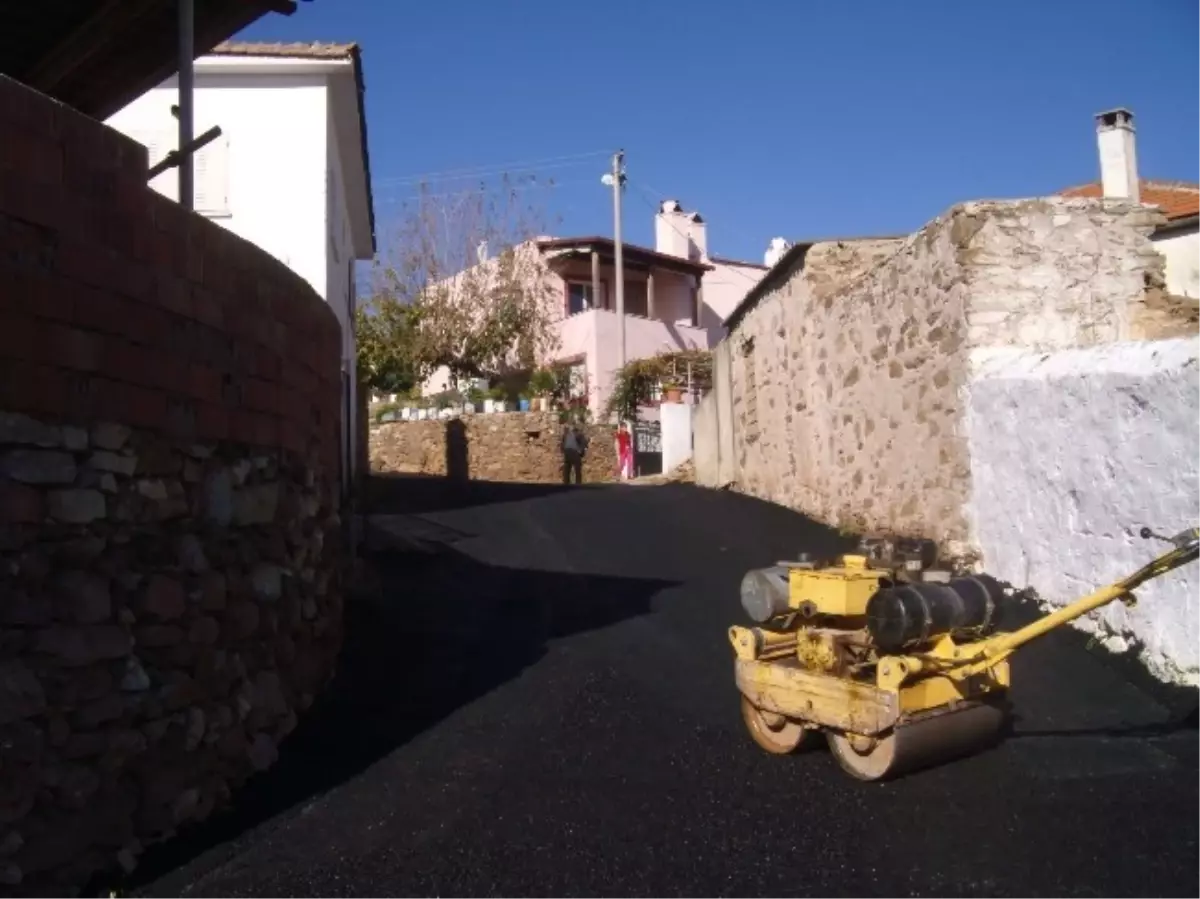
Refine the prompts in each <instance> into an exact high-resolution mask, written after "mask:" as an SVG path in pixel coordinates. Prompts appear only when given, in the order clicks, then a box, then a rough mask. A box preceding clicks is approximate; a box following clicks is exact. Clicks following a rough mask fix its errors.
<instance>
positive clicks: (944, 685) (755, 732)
mask: <svg viewBox="0 0 1200 899" xmlns="http://www.w3.org/2000/svg"><path fill="white" fill-rule="evenodd" d="M1141 536H1142V537H1143V538H1145V539H1150V538H1155V539H1159V540H1164V541H1166V542H1168V543H1170V544H1171V548H1170V549H1169V550H1166V551H1165V552H1163V553H1162V554H1161V555H1159V556H1158V557H1157V558H1155V559H1154V560H1153V561H1151V562H1150V563H1149V564H1147V565H1146V566H1144V567H1143V568H1141V569H1139V570H1138V571H1136V572H1134V573H1133V574H1131V575H1129V576H1128V577H1126V578H1124V579H1123V580H1120V581H1117V582H1116V583H1113V584H1110V585H1109V586H1107V587H1103V588H1101V589H1099V590H1097V591H1096V592H1094V593H1092V594H1090V595H1089V596H1085V597H1083V598H1082V599H1078V600H1076V601H1075V602H1073V603H1071V604H1070V605H1067V606H1064V607H1063V608H1061V609H1058V610H1057V611H1055V612H1053V613H1051V614H1048V615H1045V616H1043V617H1041V618H1038V619H1036V620H1034V621H1033V622H1032V623H1030V624H1028V625H1026V626H1025V627H1022V628H1019V629H1017V630H1014V631H1011V632H1007V633H1006V632H1001V631H1000V630H999V629H998V627H997V619H998V612H1000V611H1001V610H1002V609H1003V607H1004V604H1005V603H1006V601H1011V599H1010V598H1011V597H1012V596H1013V595H1014V594H1015V593H1016V591H1015V590H1014V589H1013V588H1012V587H1011V586H1010V585H1007V584H1004V583H1001V582H1000V581H998V580H996V579H994V578H992V577H989V576H988V575H985V574H970V573H969V572H964V571H961V570H956V569H955V566H953V565H949V566H940V567H939V565H938V559H937V555H938V551H937V547H936V546H935V545H934V544H933V543H932V542H930V541H924V540H897V539H888V538H880V539H869V540H863V541H860V544H859V546H858V548H857V550H856V551H855V552H853V553H848V554H844V555H841V556H838V557H836V558H834V559H832V560H828V561H827V560H821V559H812V558H807V557H805V556H801V557H800V558H799V559H797V560H796V561H791V562H779V563H777V564H776V565H774V566H772V567H769V568H759V569H754V570H752V571H749V572H747V574H746V575H745V577H744V578H743V579H742V584H741V600H742V607H743V609H744V610H745V612H746V614H747V615H748V616H749V617H750V619H751V621H753V622H754V624H755V626H753V627H740V626H735V627H731V628H730V629H729V639H730V642H731V643H732V644H733V650H734V655H735V657H736V660H735V663H734V664H735V671H736V678H737V687H738V691H739V692H740V694H741V703H742V717H743V720H744V721H745V724H746V727H747V729H748V730H749V732H750V736H751V737H752V738H753V739H754V742H755V743H757V744H758V745H759V746H760V747H762V748H763V749H765V750H766V751H767V752H771V753H775V754H779V755H782V754H787V753H791V752H795V751H797V750H799V749H800V748H802V747H804V746H807V745H809V744H811V743H812V742H813V741H814V740H816V739H818V738H819V735H820V734H821V733H824V734H825V736H826V739H827V740H828V743H829V746H830V749H831V750H832V752H833V754H834V756H835V757H836V759H837V760H838V762H839V764H840V765H841V766H842V768H843V769H844V770H845V771H846V772H848V773H849V774H850V775H852V776H853V777H856V778H858V779H859V780H866V781H877V780H886V779H889V778H893V777H896V776H898V775H901V774H905V773H909V772H912V771H915V770H917V769H920V768H926V767H929V766H931V765H934V764H938V763H940V762H945V761H949V760H950V759H953V758H956V757H962V756H964V755H967V754H970V753H972V752H976V751H979V750H980V749H982V748H984V747H986V746H989V745H992V744H994V743H995V742H997V741H998V740H999V739H1000V737H1001V733H1002V730H1003V728H1004V725H1005V723H1006V721H1007V719H1008V715H1009V712H1010V706H1009V702H1008V687H1009V664H1008V659H1009V656H1011V655H1012V654H1013V652H1014V651H1016V650H1017V649H1018V648H1019V647H1021V646H1023V645H1024V644H1026V643H1028V642H1029V641H1031V640H1034V639H1036V638H1037V637H1040V636H1042V635H1043V634H1046V633H1048V632H1049V631H1051V630H1053V629H1054V628H1056V627H1059V626H1061V625H1063V624H1066V623H1067V622H1069V621H1072V620H1074V619H1076V618H1079V617H1081V616H1083V615H1086V614H1088V613H1089V612H1091V611H1093V610H1095V609H1098V608H1100V607H1102V606H1105V605H1107V604H1108V603H1110V602H1114V601H1117V600H1120V601H1122V602H1124V603H1126V604H1127V605H1133V604H1134V602H1135V598H1134V595H1133V590H1134V589H1135V588H1136V587H1138V586H1139V585H1141V584H1144V583H1146V582H1147V581H1150V580H1153V579H1154V578H1157V577H1160V576H1161V575H1164V574H1166V573H1167V572H1169V571H1172V570H1174V569H1176V568H1179V567H1180V566H1182V565H1185V564H1187V563H1188V562H1191V561H1193V560H1194V559H1196V557H1197V554H1198V551H1200V529H1198V528H1189V529H1188V530H1185V531H1182V532H1181V533H1179V534H1177V535H1175V536H1174V537H1161V536H1159V535H1157V534H1155V533H1153V532H1152V531H1151V530H1149V529H1148V528H1143V529H1142V531H1141Z"/></svg>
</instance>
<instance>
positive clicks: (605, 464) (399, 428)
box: [370, 412, 617, 484]
mask: <svg viewBox="0 0 1200 899" xmlns="http://www.w3.org/2000/svg"><path fill="white" fill-rule="evenodd" d="M585 431H586V433H587V435H588V439H589V443H588V452H587V456H586V457H585V459H584V463H583V480H584V482H585V483H594V482H599V481H611V480H614V479H615V478H616V470H617V454H616V448H615V446H614V445H613V429H612V428H611V427H608V426H606V425H589V426H587V427H586V428H585ZM561 433H562V425H561V424H560V423H559V420H558V413H556V412H496V413H490V414H485V415H464V416H462V417H461V418H452V419H444V420H425V421H397V422H391V423H388V424H382V425H377V426H375V427H373V428H372V429H371V438H370V443H371V471H372V472H376V473H401V474H427V475H449V476H451V477H454V478H462V479H468V478H469V479H471V480H477V481H515V482H526V483H547V484H549V483H561V481H562V452H561V451H560V450H559V438H560V435H561ZM448 446H449V450H448V448H447V447H448Z"/></svg>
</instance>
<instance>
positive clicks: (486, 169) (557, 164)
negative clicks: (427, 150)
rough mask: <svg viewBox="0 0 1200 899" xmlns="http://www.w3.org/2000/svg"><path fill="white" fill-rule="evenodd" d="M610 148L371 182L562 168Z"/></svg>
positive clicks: (455, 178) (391, 183)
mask: <svg viewBox="0 0 1200 899" xmlns="http://www.w3.org/2000/svg"><path fill="white" fill-rule="evenodd" d="M611 152H612V151H610V150H593V151H591V152H588V153H573V154H570V155H567V156H548V157H545V158H543V159H525V160H519V161H517V162H509V163H504V164H501V163H487V164H485V165H478V166H469V167H467V168H461V169H443V170H441V171H435V172H424V173H421V174H416V175H402V176H399V177H395V178H376V179H375V180H374V182H373V183H372V184H373V186H375V187H390V186H397V185H403V184H419V183H421V182H423V181H460V180H462V179H464V178H476V177H482V176H486V175H502V174H505V173H507V172H511V171H514V170H515V171H529V170H531V169H543V168H562V167H565V166H569V165H578V164H580V163H581V162H582V161H583V160H587V159H594V158H595V157H597V156H608V155H609V154H610V153H611Z"/></svg>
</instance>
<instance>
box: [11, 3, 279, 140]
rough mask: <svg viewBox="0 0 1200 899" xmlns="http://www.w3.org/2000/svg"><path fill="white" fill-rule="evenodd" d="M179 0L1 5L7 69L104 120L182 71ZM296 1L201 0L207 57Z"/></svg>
mask: <svg viewBox="0 0 1200 899" xmlns="http://www.w3.org/2000/svg"><path fill="white" fill-rule="evenodd" d="M177 10H178V3H177V0H104V2H90V3H89V2H80V0H34V2H12V3H3V4H0V74H4V75H8V76H9V77H10V78H13V79H15V80H17V81H20V82H21V83H23V84H26V85H28V86H29V87H32V88H33V89H35V90H37V91H40V92H41V93H43V94H46V95H48V96H50V97H53V98H54V99H56V100H58V101H60V102H62V103H65V104H66V105H68V106H71V107H73V108H74V109H77V110H79V111H80V112H82V113H84V114H85V115H88V116H91V117H92V118H94V119H99V120H100V121H104V120H106V119H108V118H109V117H110V116H112V115H113V114H115V113H116V112H117V111H119V110H120V109H123V108H124V107H125V106H127V105H129V104H130V103H132V102H133V101H134V100H136V99H137V98H138V97H140V96H141V95H142V94H144V93H146V92H147V91H148V90H150V89H151V88H154V87H156V86H158V85H159V84H161V83H162V82H163V81H165V80H166V79H168V78H170V77H171V76H173V75H174V74H176V73H177V72H178V71H179V53H178V46H179V40H178V12H177ZM295 11H296V3H295V0H196V2H195V4H194V22H195V25H194V48H195V55H197V56H201V55H203V54H205V53H207V52H208V51H209V50H211V49H212V48H213V47H214V46H216V45H217V44H219V43H221V42H222V41H224V40H226V39H227V38H228V37H229V36H230V35H233V34H236V33H237V32H239V31H241V30H242V29H243V28H246V27H247V26H249V25H251V24H253V23H254V22H256V21H257V20H258V19H260V18H262V17H263V16H264V15H266V14H267V13H269V12H276V13H280V14H283V15H291V14H292V13H293V12H295Z"/></svg>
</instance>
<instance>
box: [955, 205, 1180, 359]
mask: <svg viewBox="0 0 1200 899" xmlns="http://www.w3.org/2000/svg"><path fill="white" fill-rule="evenodd" d="M954 217H955V228H956V232H957V242H958V243H959V244H960V252H959V254H958V264H959V265H961V266H962V269H963V273H964V277H965V278H966V279H967V280H968V281H969V286H970V289H969V295H968V299H967V325H968V328H967V335H966V337H967V342H968V343H969V344H970V345H971V346H972V347H981V348H982V347H992V346H1020V347H1025V348H1027V349H1036V350H1050V349H1061V348H1065V347H1074V346H1092V345H1094V344H1098V343H1108V342H1111V341H1114V340H1130V339H1141V338H1143V337H1146V336H1149V335H1148V333H1147V332H1148V331H1149V330H1151V329H1156V328H1157V327H1158V324H1157V321H1158V318H1159V313H1158V312H1157V310H1156V309H1155V305H1156V301H1157V298H1158V296H1159V294H1160V293H1161V290H1162V288H1163V286H1164V283H1165V282H1164V280H1163V279H1164V271H1165V264H1166V263H1165V260H1164V258H1163V257H1162V255H1161V254H1159V252H1158V251H1157V250H1156V249H1155V247H1154V244H1153V242H1152V241H1151V240H1150V234H1151V233H1152V231H1153V230H1154V227H1155V226H1156V225H1157V224H1161V223H1162V222H1163V221H1165V219H1164V218H1163V217H1162V215H1161V213H1159V212H1158V211H1156V210H1154V209H1152V208H1150V207H1145V206H1138V205H1135V204H1131V203H1128V202H1126V201H1123V200H1063V199H1053V200H1030V201H1024V202H1019V203H968V204H966V205H964V206H961V207H959V208H958V209H957V210H956V211H955V216H954Z"/></svg>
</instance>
